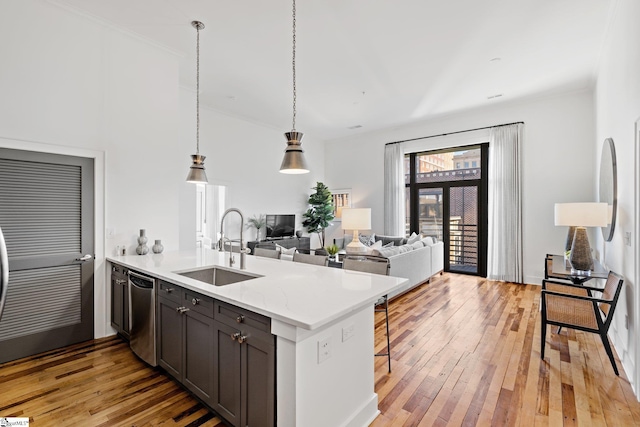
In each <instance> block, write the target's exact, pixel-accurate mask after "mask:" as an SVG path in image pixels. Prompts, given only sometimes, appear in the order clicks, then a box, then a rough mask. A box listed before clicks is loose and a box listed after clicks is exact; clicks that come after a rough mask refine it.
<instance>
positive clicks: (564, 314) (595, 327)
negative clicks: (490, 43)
mask: <svg viewBox="0 0 640 427" xmlns="http://www.w3.org/2000/svg"><path fill="white" fill-rule="evenodd" d="M623 282H624V280H623V279H622V277H620V276H619V275H617V274H616V273H614V272H609V276H608V277H607V282H606V284H605V287H604V288H595V287H589V286H584V285H575V284H569V283H564V282H558V281H553V280H543V281H542V293H541V296H540V298H541V300H542V307H541V316H540V318H541V322H542V328H541V343H540V357H541V358H542V359H544V348H545V342H546V333H547V325H556V326H559V327H567V328H572V329H577V330H581V331H585V332H592V333H595V334H598V335H600V339H601V340H602V344H603V345H604V349H605V351H606V352H607V356H609V360H610V361H611V366H613V371H614V372H615V374H616V375H619V373H618V368H617V366H616V362H615V359H614V357H613V352H612V350H611V345H610V344H609V338H608V337H607V332H608V331H609V326H611V321H612V320H613V312H614V311H615V308H616V305H617V303H618V298H619V297H620V292H621V290H622V284H623ZM593 292H601V293H602V296H601V298H596V297H594V296H592V293H593ZM585 293H586V294H585Z"/></svg>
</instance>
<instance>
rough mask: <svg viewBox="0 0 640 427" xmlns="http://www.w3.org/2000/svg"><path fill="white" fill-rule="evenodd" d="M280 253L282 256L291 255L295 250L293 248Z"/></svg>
mask: <svg viewBox="0 0 640 427" xmlns="http://www.w3.org/2000/svg"><path fill="white" fill-rule="evenodd" d="M280 253H281V254H282V255H292V256H293V254H295V253H296V248H295V246H294V247H293V248H289V249H284V248H283V250H281V251H280Z"/></svg>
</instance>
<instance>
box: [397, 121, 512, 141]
mask: <svg viewBox="0 0 640 427" xmlns="http://www.w3.org/2000/svg"><path fill="white" fill-rule="evenodd" d="M519 124H524V122H513V123H504V124H501V125H494V126H485V127H482V128H475V129H467V130H458V131H455V132H449V133H441V134H440V135H429V136H421V137H419V138H412V139H405V140H403V141H394V142H387V143H386V144H384V145H393V144H400V143H401V142H410V141H417V140H419V139H428V138H437V137H439V136H447V135H455V134H457V133H465V132H473V131H475V130H483V129H491V128H497V127H500V126H509V125H519Z"/></svg>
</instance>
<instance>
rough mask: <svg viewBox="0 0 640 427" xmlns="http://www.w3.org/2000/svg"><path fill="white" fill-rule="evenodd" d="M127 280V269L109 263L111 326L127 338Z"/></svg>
mask: <svg viewBox="0 0 640 427" xmlns="http://www.w3.org/2000/svg"><path fill="white" fill-rule="evenodd" d="M128 283H129V281H128V278H127V270H126V269H125V268H124V267H123V266H121V265H118V264H112V265H111V326H113V328H114V329H115V330H116V331H117V332H118V333H119V334H120V335H122V336H123V337H125V338H126V339H129V285H128Z"/></svg>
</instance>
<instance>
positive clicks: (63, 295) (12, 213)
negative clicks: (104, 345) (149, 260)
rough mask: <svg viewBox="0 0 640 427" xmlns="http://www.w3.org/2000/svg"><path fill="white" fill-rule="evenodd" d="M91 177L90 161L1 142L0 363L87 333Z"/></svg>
mask: <svg viewBox="0 0 640 427" xmlns="http://www.w3.org/2000/svg"><path fill="white" fill-rule="evenodd" d="M93 179H94V178H93V159H88V158H82V157H73V156H61V155H55V154H47V153H36V152H29V151H21V150H11V149H4V148H0V227H1V228H2V231H3V233H4V236H5V240H6V243H7V251H8V253H9V287H8V292H7V302H6V306H5V310H4V314H3V316H2V320H0V363H2V362H6V361H9V360H14V359H18V358H21V357H25V356H30V355H33V354H36V353H40V352H43V351H48V350H51V349H55V348H60V347H64V346H66V345H69V344H74V343H77V342H81V341H86V340H89V339H91V338H93V267H94V266H93V264H94V262H93V255H94V247H93V245H94V242H93V234H94V225H93V217H94V212H93V204H94V196H93V185H94V184H93V182H94V181H93ZM84 255H91V259H89V260H87V261H80V260H79V258H81V257H82V256H84Z"/></svg>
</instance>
